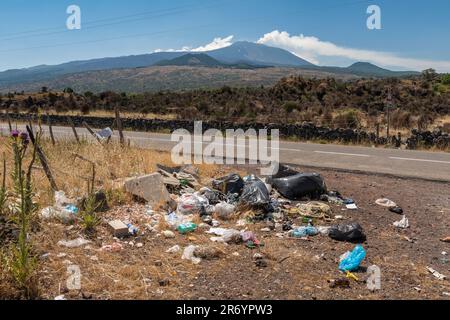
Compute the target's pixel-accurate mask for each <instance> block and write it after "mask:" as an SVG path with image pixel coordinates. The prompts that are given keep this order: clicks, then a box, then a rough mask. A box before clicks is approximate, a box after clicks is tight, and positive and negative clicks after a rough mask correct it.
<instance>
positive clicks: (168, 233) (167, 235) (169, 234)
mask: <svg viewBox="0 0 450 320" xmlns="http://www.w3.org/2000/svg"><path fill="white" fill-rule="evenodd" d="M162 235H163V236H164V238H166V239H173V238H175V233H173V232H172V231H170V230H166V231H163V232H162Z"/></svg>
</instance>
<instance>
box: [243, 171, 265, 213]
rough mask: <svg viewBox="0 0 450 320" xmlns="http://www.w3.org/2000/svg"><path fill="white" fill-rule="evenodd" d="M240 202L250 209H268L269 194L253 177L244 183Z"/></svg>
mask: <svg viewBox="0 0 450 320" xmlns="http://www.w3.org/2000/svg"><path fill="white" fill-rule="evenodd" d="M240 201H241V203H243V204H245V205H249V206H252V207H268V206H269V204H270V194H269V190H267V187H266V184H265V183H264V182H262V181H261V180H260V179H258V178H256V177H254V176H253V177H251V178H249V179H248V180H247V181H246V182H245V185H244V189H243V191H242V195H241V199H240Z"/></svg>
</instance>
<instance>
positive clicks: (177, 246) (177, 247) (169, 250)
mask: <svg viewBox="0 0 450 320" xmlns="http://www.w3.org/2000/svg"><path fill="white" fill-rule="evenodd" d="M180 251H181V247H180V246H179V245H175V246H173V247H171V248H169V249H168V250H167V251H166V253H171V254H173V253H178V252H180Z"/></svg>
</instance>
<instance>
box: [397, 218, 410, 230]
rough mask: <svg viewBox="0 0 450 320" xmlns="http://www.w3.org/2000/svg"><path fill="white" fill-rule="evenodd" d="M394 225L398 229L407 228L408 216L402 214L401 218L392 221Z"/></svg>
mask: <svg viewBox="0 0 450 320" xmlns="http://www.w3.org/2000/svg"><path fill="white" fill-rule="evenodd" d="M394 227H396V228H400V229H408V228H409V220H408V218H407V217H406V216H403V219H402V220H400V221H396V222H394Z"/></svg>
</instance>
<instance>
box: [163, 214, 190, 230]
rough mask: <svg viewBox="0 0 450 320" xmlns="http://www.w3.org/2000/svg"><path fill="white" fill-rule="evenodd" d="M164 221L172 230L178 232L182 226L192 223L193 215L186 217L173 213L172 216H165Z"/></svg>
mask: <svg viewBox="0 0 450 320" xmlns="http://www.w3.org/2000/svg"><path fill="white" fill-rule="evenodd" d="M164 219H165V220H166V222H167V224H168V225H169V226H170V228H171V229H172V230H176V229H177V228H178V227H179V226H180V225H181V224H183V223H189V222H192V219H193V216H192V215H188V216H185V215H181V214H177V213H176V212H172V213H170V214H167V215H165V216H164Z"/></svg>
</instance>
